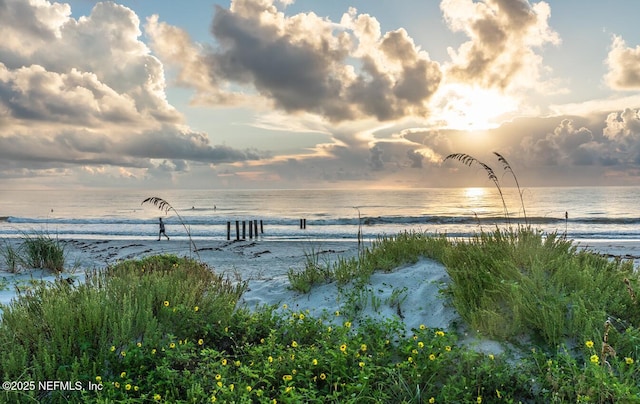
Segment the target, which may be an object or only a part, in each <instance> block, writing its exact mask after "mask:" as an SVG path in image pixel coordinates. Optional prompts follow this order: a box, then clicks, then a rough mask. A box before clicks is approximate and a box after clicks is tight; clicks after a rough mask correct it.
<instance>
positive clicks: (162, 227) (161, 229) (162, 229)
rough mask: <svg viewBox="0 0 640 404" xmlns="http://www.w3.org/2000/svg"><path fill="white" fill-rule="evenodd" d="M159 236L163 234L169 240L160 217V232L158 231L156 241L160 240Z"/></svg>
mask: <svg viewBox="0 0 640 404" xmlns="http://www.w3.org/2000/svg"><path fill="white" fill-rule="evenodd" d="M160 236H165V237H166V238H167V240H169V236H167V233H165V232H164V222H163V221H162V218H160V232H159V233H158V240H157V241H160Z"/></svg>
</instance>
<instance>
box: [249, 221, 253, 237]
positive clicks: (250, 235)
mask: <svg viewBox="0 0 640 404" xmlns="http://www.w3.org/2000/svg"><path fill="white" fill-rule="evenodd" d="M251 239H253V223H252V222H251V220H249V240H251Z"/></svg>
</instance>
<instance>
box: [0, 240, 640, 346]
mask: <svg viewBox="0 0 640 404" xmlns="http://www.w3.org/2000/svg"><path fill="white" fill-rule="evenodd" d="M14 242H15V243H18V242H19V240H18V239H15V240H14ZM61 242H62V243H63V245H64V247H65V252H66V262H67V263H68V268H69V269H68V271H67V272H65V273H63V275H62V276H63V277H65V278H72V279H74V280H75V281H76V282H82V281H83V280H84V272H85V270H87V269H89V270H92V269H101V268H104V267H106V266H107V265H109V264H113V263H116V262H118V261H122V260H127V259H136V258H141V257H144V256H147V255H154V254H175V255H178V256H191V257H193V258H195V259H199V260H200V261H202V262H205V263H207V264H208V265H209V266H211V268H213V270H214V271H216V272H217V273H220V274H224V275H225V276H228V277H230V278H231V279H234V280H238V281H239V280H243V281H247V282H248V289H247V291H246V292H245V293H244V295H243V296H242V298H241V300H240V302H239V305H242V306H244V307H247V308H250V309H252V308H256V307H259V306H262V305H276V306H279V307H281V308H282V307H283V306H284V305H286V307H287V309H288V310H295V311H298V312H304V311H308V312H309V313H310V314H311V315H320V314H322V313H323V312H327V313H333V312H335V311H336V310H340V309H341V307H342V305H343V304H345V300H346V299H348V296H347V295H345V290H346V288H344V287H342V288H341V287H339V286H338V285H337V284H335V283H331V284H326V285H320V286H317V287H315V288H313V289H312V290H311V291H310V292H309V293H306V294H303V293H299V292H296V291H293V290H291V289H290V287H289V281H288V278H287V272H288V271H289V270H290V269H293V270H302V269H303V268H304V266H305V262H306V261H307V259H308V257H309V256H312V255H315V256H316V257H317V260H318V262H319V263H326V262H330V261H334V260H336V259H338V258H340V257H343V258H349V257H353V256H356V255H357V253H358V244H357V242H355V241H312V240H304V241H290V240H288V241H275V240H259V239H258V240H253V241H248V240H247V241H203V242H199V243H196V245H197V247H198V251H197V253H194V252H192V251H190V249H189V242H188V241H184V240H170V241H166V240H162V241H156V240H155V239H146V240H139V241H132V240H64V241H61ZM576 245H578V247H579V248H588V249H590V250H592V251H596V252H598V253H602V254H605V255H609V256H621V257H622V258H626V259H635V258H637V256H638V254H639V253H640V243H639V242H637V241H627V242H625V241H618V240H616V241H612V240H600V241H590V242H589V243H588V244H587V243H584V244H580V243H576ZM3 279H4V282H3V283H4V284H5V285H4V288H3V290H2V291H0V303H2V304H8V303H10V301H11V299H13V298H14V296H15V289H16V285H17V286H18V287H19V288H20V287H23V288H24V286H23V285H25V283H26V284H28V282H29V280H31V279H36V280H38V279H42V280H54V276H52V275H51V274H50V273H48V272H46V271H42V270H27V271H23V272H21V273H19V274H10V273H8V272H6V270H2V271H0V281H1V280H3ZM447 282H449V277H448V275H447V273H446V270H445V268H444V266H442V265H441V264H440V263H438V262H435V261H432V260H428V259H421V260H420V261H418V262H417V263H415V264H411V265H405V266H402V267H399V268H397V269H396V270H394V271H392V272H389V273H376V274H374V275H373V276H372V277H371V279H370V282H369V285H367V286H366V289H367V290H368V293H370V294H371V295H373V296H376V299H377V300H378V301H379V302H381V304H379V305H378V306H377V307H375V308H374V307H373V305H372V304H369V305H368V306H367V307H365V308H364V310H363V311H362V313H361V316H362V317H363V318H364V317H373V318H393V319H399V320H401V321H402V322H403V323H404V324H405V327H406V329H407V330H411V329H412V328H417V327H419V326H420V325H421V324H424V325H426V326H427V327H431V328H442V329H448V328H450V327H452V326H453V325H454V324H455V325H457V326H460V324H461V319H460V317H459V315H458V314H457V312H456V311H455V309H454V308H453V307H452V306H451V304H450V302H448V301H446V299H445V298H444V297H443V295H442V294H441V293H440V292H441V290H442V289H443V287H444V286H446V284H447ZM394 291H395V293H397V292H398V291H402V295H403V296H406V297H405V298H404V301H403V304H402V308H401V310H400V311H399V310H398V308H397V307H396V306H394V305H391V304H385V302H388V301H389V300H390V299H389V298H390V296H391V295H392V294H393V293H394ZM354 321H355V322H356V323H357V321H358V319H354ZM458 331H460V330H458ZM466 331H468V340H467V342H468V343H471V344H474V345H475V347H476V349H479V350H482V351H486V352H491V353H500V352H502V351H503V349H504V347H503V346H501V345H500V344H498V343H495V342H493V341H489V340H486V339H482V338H477V336H475V335H474V333H473V331H472V330H466Z"/></svg>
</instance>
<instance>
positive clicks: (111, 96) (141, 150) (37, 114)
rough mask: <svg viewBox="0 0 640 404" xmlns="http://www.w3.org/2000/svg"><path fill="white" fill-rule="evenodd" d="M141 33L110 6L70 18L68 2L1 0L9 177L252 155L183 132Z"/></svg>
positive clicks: (0, 90) (0, 88) (0, 151)
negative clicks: (28, 172) (56, 170)
mask: <svg viewBox="0 0 640 404" xmlns="http://www.w3.org/2000/svg"><path fill="white" fill-rule="evenodd" d="M141 35H142V33H141V31H140V21H139V19H138V17H137V15H136V14H135V13H134V12H133V11H132V10H130V9H128V8H126V7H124V6H121V5H117V4H115V3H112V2H100V3H97V4H96V5H95V7H94V8H93V10H92V12H91V14H90V15H88V16H84V17H81V18H79V19H77V20H76V19H74V18H71V10H70V7H69V5H67V4H59V3H50V2H49V1H46V0H3V1H0V37H2V38H3V39H2V41H0V60H1V61H2V62H0V127H1V128H2V129H3V131H2V134H1V135H0V157H1V158H2V159H3V160H4V161H5V162H6V161H12V162H13V163H12V167H13V170H14V172H18V171H17V169H16V168H17V167H20V166H23V167H24V168H25V169H43V170H45V169H49V168H53V167H56V164H57V165H58V166H64V167H67V168H68V167H72V166H78V167H80V166H82V167H86V166H88V165H92V166H96V167H97V166H100V165H112V166H122V167H134V168H140V169H150V168H153V167H156V165H157V164H158V163H156V160H155V159H162V160H166V161H171V162H173V163H172V164H170V165H165V166H164V167H165V168H166V167H169V168H173V169H175V170H176V171H184V170H185V169H186V168H187V165H188V162H189V161H191V162H199V163H211V164H213V163H219V162H229V161H239V160H246V159H252V158H258V156H257V154H256V153H255V152H249V151H241V150H235V149H232V148H230V147H227V146H214V145H212V144H210V140H209V138H208V136H207V135H206V134H204V133H199V132H195V131H193V130H191V129H189V128H188V127H187V126H186V125H184V122H183V121H184V118H183V116H182V114H181V113H179V112H178V111H177V110H176V109H175V108H174V107H173V106H172V105H171V104H170V103H169V102H168V101H167V99H166V94H165V88H166V83H165V73H164V67H163V65H162V63H161V62H160V60H159V59H158V58H156V57H155V56H153V55H152V54H151V51H150V49H149V48H148V47H147V46H146V45H145V44H144V43H143V42H142V41H141V40H140V36H141ZM35 162H39V164H35ZM90 171H91V170H90ZM93 172H99V170H93ZM130 177H131V176H130Z"/></svg>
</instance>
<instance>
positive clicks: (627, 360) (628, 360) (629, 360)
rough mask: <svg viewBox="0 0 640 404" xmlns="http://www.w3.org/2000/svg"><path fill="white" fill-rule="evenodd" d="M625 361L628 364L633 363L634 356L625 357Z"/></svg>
mask: <svg viewBox="0 0 640 404" xmlns="http://www.w3.org/2000/svg"><path fill="white" fill-rule="evenodd" d="M624 361H625V362H626V363H627V365H633V358H629V357H626V358H624Z"/></svg>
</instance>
